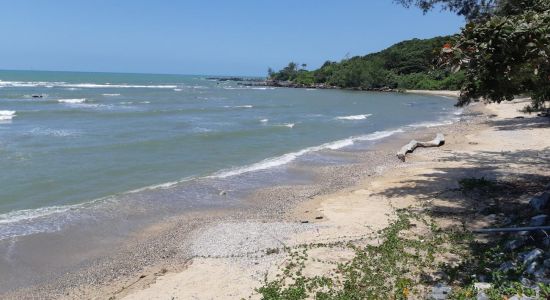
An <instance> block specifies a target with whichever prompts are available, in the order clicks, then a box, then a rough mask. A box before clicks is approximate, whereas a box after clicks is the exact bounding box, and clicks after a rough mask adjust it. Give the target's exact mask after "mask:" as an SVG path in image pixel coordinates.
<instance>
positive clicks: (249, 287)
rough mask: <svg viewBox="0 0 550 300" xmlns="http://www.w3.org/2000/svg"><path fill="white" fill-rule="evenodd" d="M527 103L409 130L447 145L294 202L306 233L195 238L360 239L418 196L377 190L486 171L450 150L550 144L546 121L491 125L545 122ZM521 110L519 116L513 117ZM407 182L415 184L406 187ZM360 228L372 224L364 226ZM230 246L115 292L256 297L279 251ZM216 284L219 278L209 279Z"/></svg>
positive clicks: (245, 226)
mask: <svg viewBox="0 0 550 300" xmlns="http://www.w3.org/2000/svg"><path fill="white" fill-rule="evenodd" d="M525 104H526V102H525V100H519V101H514V102H511V103H503V104H500V105H496V104H491V105H487V106H485V105H482V104H476V105H474V106H471V107H470V113H471V114H472V115H475V117H473V118H470V119H467V120H464V121H463V122H461V123H459V124H453V125H451V126H441V127H436V128H430V129H428V130H424V131H422V133H420V132H416V133H415V134H414V137H415V138H416V137H418V136H421V137H423V136H431V135H433V134H434V133H435V132H439V131H441V132H445V133H446V144H445V146H443V147H441V148H429V149H419V150H417V152H415V153H414V154H413V155H411V156H410V157H409V158H408V159H407V162H406V163H405V164H403V165H399V166H394V167H389V168H385V169H384V170H379V171H380V172H378V174H376V175H375V176H372V177H371V176H367V177H366V178H362V179H361V180H359V182H358V183H356V184H353V185H351V186H348V187H344V188H341V189H339V190H337V191H334V192H329V193H326V194H322V195H318V196H315V197H312V198H310V199H309V200H307V201H303V202H300V203H298V204H297V205H295V206H294V208H293V209H290V210H289V211H288V212H287V213H286V214H285V218H286V221H287V222H292V223H293V224H301V225H302V226H304V227H308V228H307V229H304V230H303V231H298V232H292V234H290V235H289V232H286V231H285V230H283V229H278V227H279V226H282V225H281V224H280V223H275V222H273V223H268V225H267V227H269V229H268V228H265V226H264V228H262V229H260V230H258V227H259V224H253V225H251V224H250V223H246V222H237V223H235V222H229V223H226V224H218V225H216V226H215V227H214V228H211V229H210V231H207V232H206V233H203V235H202V238H199V242H198V243H199V244H200V243H201V241H204V239H205V238H211V239H215V238H221V237H222V236H223V235H224V234H227V233H228V232H227V231H226V230H224V228H223V227H226V226H227V227H230V228H231V229H233V230H237V229H239V230H242V231H244V232H247V233H249V234H250V235H249V236H250V237H251V238H257V239H258V238H260V237H263V238H265V236H266V235H267V236H269V235H274V236H275V237H273V238H270V239H271V240H275V242H274V244H276V243H277V242H279V243H280V245H279V246H278V247H282V245H284V246H285V247H286V246H292V245H298V244H307V243H327V242H334V241H344V242H345V241H353V240H356V239H361V238H363V237H364V236H365V233H366V231H368V232H372V231H375V230H379V229H382V228H384V227H385V226H387V225H388V223H389V221H390V217H388V215H390V214H391V213H392V211H394V210H395V209H397V208H404V207H409V206H411V205H413V204H415V203H417V202H418V201H419V200H418V199H415V197H414V196H413V194H411V195H400V197H393V198H394V199H391V198H392V197H382V196H380V193H381V192H386V191H387V190H388V189H394V190H395V189H398V188H399V186H403V187H404V188H411V187H414V184H413V183H412V182H414V181H413V180H412V179H413V178H417V177H418V176H425V175H423V174H426V173H427V172H433V171H434V170H437V169H442V168H446V167H448V168H451V169H452V168H455V169H458V170H462V168H463V167H464V166H468V167H470V168H472V172H474V173H475V172H479V170H478V169H477V168H480V167H481V169H482V173H481V174H483V173H487V174H488V173H489V172H488V171H487V170H485V169H483V168H484V166H479V165H476V164H473V165H471V163H469V162H467V161H464V162H460V161H453V160H452V159H451V160H448V159H449V157H451V158H452V156H453V155H455V153H460V154H468V155H472V156H474V157H475V156H476V155H483V153H484V152H485V151H495V150H496V151H499V150H498V149H503V148H507V149H510V150H514V149H548V147H549V146H550V145H548V142H545V141H539V140H537V138H538V137H541V136H544V135H545V134H546V133H548V130H549V128H548V126H543V127H541V128H537V129H534V130H536V133H535V132H532V133H534V134H535V136H533V137H532V138H525V139H524V140H523V141H519V140H510V139H509V138H510V135H513V136H520V135H522V134H523V133H522V132H520V131H523V130H525V129H523V128H522V127H521V126H520V127H518V128H517V129H515V128H512V129H511V130H512V131H511V132H505V131H502V129H500V128H498V127H497V126H496V124H499V125H500V126H502V125H501V124H502V123H503V122H515V120H520V121H524V122H529V121H530V120H535V122H542V123H543V124H544V122H545V121H544V120H541V119H540V118H536V117H535V116H534V115H526V114H523V113H520V112H519V109H521V108H522V107H523V105H525ZM518 116H519V117H522V118H520V119H518V118H516V117H518ZM533 118H535V119H533ZM520 124H523V123H520ZM529 130H533V129H529ZM492 135H496V136H492ZM503 137H504V138H506V137H508V139H503ZM404 139H405V137H401V138H395V139H393V141H392V143H393V144H392V146H395V145H398V144H400V143H401V142H402V141H403V140H404ZM497 164H498V165H499V167H501V168H506V166H505V165H502V163H501V162H497ZM460 172H464V171H460ZM539 172H540V170H539ZM478 175H479V174H478ZM411 184H413V185H412V186H411ZM449 184H450V185H451V186H453V185H454V184H456V183H451V182H450V181H442V182H438V183H433V184H432V185H435V186H437V188H442V186H447V187H449ZM306 222H307V223H306ZM483 224H486V223H478V224H474V225H473V228H475V227H479V226H483ZM365 228H369V230H366V229H365ZM258 232H260V233H258ZM253 233H257V234H256V235H255V234H253ZM236 240H237V242H236V244H239V242H240V243H242V242H243V241H245V240H247V238H244V237H242V236H240V237H239V236H237V237H236ZM222 245H224V243H223V242H222V243H220V246H222ZM225 245H226V246H227V245H233V246H235V243H225ZM272 245H273V244H271V245H269V246H268V245H264V250H265V249H269V247H271V246H272ZM229 248H231V247H229ZM340 250H341V249H340ZM340 250H339V251H338V252H335V251H326V252H325V253H317V254H316V255H318V257H321V258H325V259H326V258H327V256H328V257H331V259H333V260H335V261H339V262H343V261H346V259H349V257H350V256H349V255H350V253H347V252H345V251H340ZM233 251H234V252H235V253H231V251H230V252H226V253H225V252H223V251H221V252H219V254H220V253H222V254H223V253H225V254H226V255H218V256H217V257H216V256H214V255H213V256H212V257H201V258H196V259H194V260H193V261H192V262H190V263H189V264H188V265H186V267H185V269H184V270H183V271H181V272H175V273H170V274H167V275H165V276H159V277H157V278H156V279H155V280H154V283H148V284H145V285H143V286H141V287H140V288H136V289H129V290H127V291H125V293H124V294H120V296H123V295H124V296H123V297H122V298H124V299H162V298H163V297H174V299H187V298H192V297H197V298H200V299H214V298H215V299H235V298H240V297H243V298H247V297H249V296H251V297H252V299H258V298H259V295H258V293H257V292H255V289H256V288H258V287H259V286H260V285H261V284H262V282H263V280H264V278H267V277H265V276H268V277H270V276H271V277H270V278H272V276H273V274H276V273H277V267H276V266H279V265H281V264H282V263H284V261H285V257H284V255H279V254H271V255H265V253H266V252H262V251H256V252H253V253H240V252H239V251H236V248H233ZM230 253H231V254H230ZM262 253H263V254H262ZM308 267H309V268H311V270H313V271H311V272H312V274H314V275H321V274H323V273H324V272H328V271H329V268H327V266H320V265H318V264H317V265H316V264H314V263H312V265H311V266H308ZM214 282H215V283H216V284H213V283H214ZM207 287H208V288H207ZM117 297H119V296H117Z"/></svg>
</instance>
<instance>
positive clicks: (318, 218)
mask: <svg viewBox="0 0 550 300" xmlns="http://www.w3.org/2000/svg"><path fill="white" fill-rule="evenodd" d="M321 219H323V216H318V217H315V220H321Z"/></svg>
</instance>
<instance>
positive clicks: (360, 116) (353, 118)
mask: <svg viewBox="0 0 550 300" xmlns="http://www.w3.org/2000/svg"><path fill="white" fill-rule="evenodd" d="M370 116H372V114H364V115H353V116H342V117H336V120H364V119H366V118H368V117H370Z"/></svg>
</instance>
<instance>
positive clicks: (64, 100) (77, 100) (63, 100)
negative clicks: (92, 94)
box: [57, 98, 86, 104]
mask: <svg viewBox="0 0 550 300" xmlns="http://www.w3.org/2000/svg"><path fill="white" fill-rule="evenodd" d="M57 102H59V103H67V104H78V103H84V102H86V98H79V99H59V100H57Z"/></svg>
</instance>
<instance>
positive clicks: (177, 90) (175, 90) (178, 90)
mask: <svg viewBox="0 0 550 300" xmlns="http://www.w3.org/2000/svg"><path fill="white" fill-rule="evenodd" d="M181 91H183V90H182V89H174V92H181Z"/></svg>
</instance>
